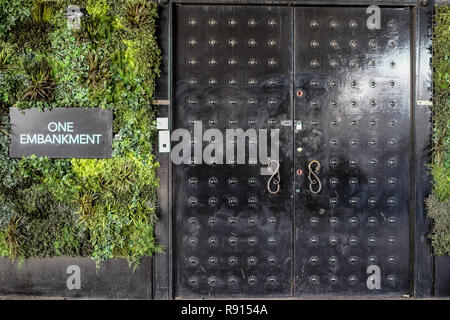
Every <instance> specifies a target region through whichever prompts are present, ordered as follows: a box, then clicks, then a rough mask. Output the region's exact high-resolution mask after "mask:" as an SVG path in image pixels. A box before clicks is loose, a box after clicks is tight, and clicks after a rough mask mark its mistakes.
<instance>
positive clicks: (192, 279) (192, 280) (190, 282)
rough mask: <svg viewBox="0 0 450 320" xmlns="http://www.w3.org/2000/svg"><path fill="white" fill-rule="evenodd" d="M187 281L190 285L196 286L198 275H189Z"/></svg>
mask: <svg viewBox="0 0 450 320" xmlns="http://www.w3.org/2000/svg"><path fill="white" fill-rule="evenodd" d="M188 283H189V285H190V286H192V287H196V286H197V285H198V277H195V276H192V277H189V279H188Z"/></svg>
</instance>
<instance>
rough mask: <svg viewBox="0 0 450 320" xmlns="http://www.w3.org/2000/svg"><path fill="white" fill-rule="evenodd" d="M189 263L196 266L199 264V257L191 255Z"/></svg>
mask: <svg viewBox="0 0 450 320" xmlns="http://www.w3.org/2000/svg"><path fill="white" fill-rule="evenodd" d="M189 265H190V266H191V267H195V266H196V265H198V258H197V257H189Z"/></svg>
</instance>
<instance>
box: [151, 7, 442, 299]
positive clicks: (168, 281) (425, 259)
mask: <svg viewBox="0 0 450 320" xmlns="http://www.w3.org/2000/svg"><path fill="white" fill-rule="evenodd" d="M183 4H186V5H189V4H197V5H202V4H203V5H258V4H259V5H262V4H266V5H278V6H285V5H289V6H292V5H294V6H343V7H346V6H369V5H372V4H375V5H378V6H380V7H381V8H382V7H408V8H409V10H411V13H412V14H411V17H412V18H411V21H410V23H411V42H410V45H411V132H412V135H413V136H412V137H411V139H412V145H411V148H412V150H411V154H412V158H411V177H412V179H411V182H412V183H411V186H410V188H411V190H410V194H411V197H410V218H411V219H410V221H411V226H410V228H411V232H410V243H411V246H410V247H411V257H412V260H413V263H412V264H411V266H410V268H411V274H412V278H413V281H412V282H411V289H410V292H411V295H412V296H414V297H429V296H432V295H433V293H434V288H433V280H434V257H433V256H432V254H431V246H430V241H429V239H428V238H427V234H428V232H429V230H430V225H431V223H430V221H429V219H428V218H427V217H426V212H425V206H424V201H423V199H425V197H426V196H427V195H428V194H429V193H430V190H431V177H430V176H429V175H428V174H427V172H428V168H427V164H428V163H429V159H430V154H429V150H430V149H431V144H432V123H431V110H430V108H429V105H428V102H429V101H431V99H432V67H431V65H430V63H429V62H430V60H431V52H430V50H429V48H430V47H431V42H432V41H431V30H432V29H431V28H432V25H431V21H432V16H433V6H434V1H428V2H427V1H425V4H423V1H416V0H388V1H383V0H374V1H370V0H341V1H340V3H339V4H336V3H334V2H333V1H330V0H328V1H322V0H317V1H314V0H304V1H286V0H272V1H270V0H246V1H239V0H217V1H215V2H212V1H201V0H181V1H180V0H176V1H172V0H161V2H160V4H159V14H160V18H159V28H158V39H159V44H160V48H161V50H162V55H163V61H162V66H161V67H162V68H161V71H162V74H161V77H160V79H158V81H157V88H156V93H155V104H157V105H158V106H159V116H162V117H168V119H169V129H170V130H172V129H173V122H172V120H173V117H172V115H173V109H172V106H173V105H172V102H173V97H174V88H173V86H172V84H173V61H174V60H173V55H174V52H173V39H174V38H173V23H174V19H173V15H174V6H178V5H183ZM156 154H157V160H158V161H159V163H160V168H158V177H159V178H160V187H159V189H158V197H159V204H158V216H159V220H158V222H157V224H156V226H155V235H156V238H157V239H158V242H159V244H161V245H163V246H164V247H165V253H163V254H157V255H155V256H154V258H153V268H154V273H153V274H154V276H153V279H152V281H153V286H152V287H153V297H154V299H157V300H158V299H174V298H175V294H176V287H175V286H176V278H175V274H176V273H175V272H176V270H175V267H176V264H174V263H173V260H174V258H175V255H176V248H175V247H174V243H175V241H174V234H173V228H174V225H173V221H174V220H175V219H173V214H174V213H173V210H172V208H173V195H174V194H173V185H174V183H175V182H174V181H173V173H172V163H171V161H170V154H167V153H166V154H164V153H163V154H159V153H158V152H156Z"/></svg>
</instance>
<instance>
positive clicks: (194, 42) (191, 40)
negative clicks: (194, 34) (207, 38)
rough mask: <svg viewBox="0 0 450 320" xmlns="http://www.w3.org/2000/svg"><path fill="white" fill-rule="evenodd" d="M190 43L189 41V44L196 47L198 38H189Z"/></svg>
mask: <svg viewBox="0 0 450 320" xmlns="http://www.w3.org/2000/svg"><path fill="white" fill-rule="evenodd" d="M188 43H189V46H191V47H195V46H196V45H197V43H198V42H197V40H196V39H195V38H192V39H190V40H189V42H188Z"/></svg>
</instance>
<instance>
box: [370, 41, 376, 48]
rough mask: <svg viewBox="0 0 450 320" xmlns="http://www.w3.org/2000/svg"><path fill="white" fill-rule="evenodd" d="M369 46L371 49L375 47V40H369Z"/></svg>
mask: <svg viewBox="0 0 450 320" xmlns="http://www.w3.org/2000/svg"><path fill="white" fill-rule="evenodd" d="M369 47H371V48H372V49H375V48H376V47H377V40H375V39H371V40H370V41H369Z"/></svg>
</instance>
